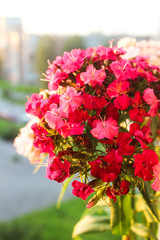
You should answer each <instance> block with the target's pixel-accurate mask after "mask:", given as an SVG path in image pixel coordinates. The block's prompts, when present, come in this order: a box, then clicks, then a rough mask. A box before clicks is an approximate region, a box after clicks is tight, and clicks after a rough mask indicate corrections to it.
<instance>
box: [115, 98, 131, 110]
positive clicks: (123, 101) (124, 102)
mask: <svg viewBox="0 0 160 240" xmlns="http://www.w3.org/2000/svg"><path fill="white" fill-rule="evenodd" d="M130 103H131V98H130V97H128V96H127V95H125V94H124V95H120V96H118V97H117V98H116V99H115V100H114V105H115V107H116V108H117V109H120V110H126V109H127V108H128V107H129V105H130Z"/></svg>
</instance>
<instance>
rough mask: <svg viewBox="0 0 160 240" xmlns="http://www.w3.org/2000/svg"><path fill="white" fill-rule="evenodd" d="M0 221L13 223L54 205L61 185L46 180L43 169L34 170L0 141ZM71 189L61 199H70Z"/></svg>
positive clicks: (8, 143) (12, 149)
mask: <svg viewBox="0 0 160 240" xmlns="http://www.w3.org/2000/svg"><path fill="white" fill-rule="evenodd" d="M0 166H1V167H0V194H1V197H0V221H6V220H9V219H13V218H15V217H17V216H19V215H22V214H24V213H28V212H31V211H32V210H35V209H40V208H43V207H46V206H49V205H51V204H53V203H55V202H56V201H57V199H58V196H59V193H60V190H61V187H62V184H58V183H56V182H55V181H50V180H49V179H46V178H45V177H44V176H45V167H41V169H40V170H39V171H38V172H37V173H36V174H33V170H34V166H32V165H30V163H29V162H28V160H27V159H25V158H23V157H21V156H18V155H17V154H16V151H15V149H14V147H13V146H12V143H11V142H6V141H3V140H0ZM71 196H72V194H71V187H69V188H68V189H67V191H66V193H65V197H64V199H67V198H69V197H71Z"/></svg>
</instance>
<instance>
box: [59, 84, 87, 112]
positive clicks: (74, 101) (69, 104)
mask: <svg viewBox="0 0 160 240" xmlns="http://www.w3.org/2000/svg"><path fill="white" fill-rule="evenodd" d="M82 101H83V98H82V96H81V92H79V93H77V91H76V89H75V88H73V87H69V86H67V90H66V92H65V93H64V94H62V95H61V96H60V110H61V111H63V112H65V113H67V114H69V113H70V112H73V111H75V110H76V109H77V108H78V107H79V106H80V105H81V103H82Z"/></svg>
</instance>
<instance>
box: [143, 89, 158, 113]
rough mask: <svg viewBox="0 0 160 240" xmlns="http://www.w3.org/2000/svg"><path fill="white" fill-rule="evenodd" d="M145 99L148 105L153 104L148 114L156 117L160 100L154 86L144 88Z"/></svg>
mask: <svg viewBox="0 0 160 240" xmlns="http://www.w3.org/2000/svg"><path fill="white" fill-rule="evenodd" d="M143 99H144V101H145V102H146V103H147V104H148V105H151V106H150V110H149V112H148V114H149V115H150V116H151V117H155V116H156V114H157V110H158V105H159V101H158V99H157V97H156V96H155V94H154V91H153V89H152V88H147V89H145V90H144V94H143Z"/></svg>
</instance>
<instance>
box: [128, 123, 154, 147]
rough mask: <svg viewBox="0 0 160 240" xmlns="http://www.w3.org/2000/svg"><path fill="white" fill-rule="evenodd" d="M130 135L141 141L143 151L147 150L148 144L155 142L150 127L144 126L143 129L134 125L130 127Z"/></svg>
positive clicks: (136, 124)
mask: <svg viewBox="0 0 160 240" xmlns="http://www.w3.org/2000/svg"><path fill="white" fill-rule="evenodd" d="M129 133H130V134H131V135H132V136H134V137H135V139H137V140H138V141H139V143H140V144H141V147H142V149H144V148H147V146H146V144H148V143H151V142H152V141H153V139H152V138H151V136H150V133H151V129H150V128H149V127H148V126H143V127H142V128H141V127H140V125H139V124H138V123H132V124H131V125H130V130H129Z"/></svg>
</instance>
